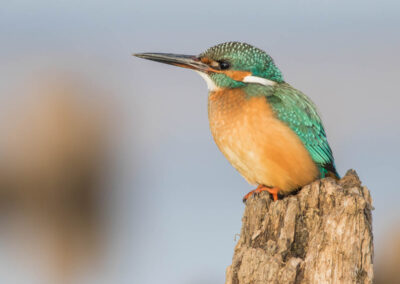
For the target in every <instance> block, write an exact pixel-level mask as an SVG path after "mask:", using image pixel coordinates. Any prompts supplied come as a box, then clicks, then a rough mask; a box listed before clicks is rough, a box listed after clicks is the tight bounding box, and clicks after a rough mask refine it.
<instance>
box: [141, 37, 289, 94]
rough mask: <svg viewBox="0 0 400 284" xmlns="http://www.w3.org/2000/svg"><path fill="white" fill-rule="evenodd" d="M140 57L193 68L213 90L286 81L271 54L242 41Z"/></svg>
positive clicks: (144, 54)
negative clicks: (197, 52)
mask: <svg viewBox="0 0 400 284" xmlns="http://www.w3.org/2000/svg"><path fill="white" fill-rule="evenodd" d="M134 55H135V56H137V57H140V58H144V59H149V60H153V61H158V62H162V63H166V64H172V65H175V66H180V67H184V68H189V69H193V70H195V71H197V72H199V74H200V75H201V76H202V77H203V78H204V79H205V80H206V82H207V85H208V88H209V90H210V91H214V90H216V89H218V88H238V87H243V86H245V85H246V84H261V85H266V86H273V85H275V84H277V83H282V82H283V77H282V74H281V72H280V70H279V69H278V68H277V67H276V66H275V64H274V62H273V60H272V58H271V57H270V56H269V55H268V54H267V53H265V52H264V51H262V50H261V49H258V48H256V47H254V46H251V45H249V44H247V43H241V42H226V43H221V44H218V45H216V46H213V47H211V48H209V49H207V50H206V51H205V52H203V53H201V54H200V55H198V56H192V55H178V54H167V53H139V54H134Z"/></svg>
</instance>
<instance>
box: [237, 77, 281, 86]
mask: <svg viewBox="0 0 400 284" xmlns="http://www.w3.org/2000/svg"><path fill="white" fill-rule="evenodd" d="M243 82H244V83H256V84H261V85H264V86H274V85H276V82H274V81H271V80H268V79H265V78H261V77H257V76H252V75H249V76H246V77H244V78H243Z"/></svg>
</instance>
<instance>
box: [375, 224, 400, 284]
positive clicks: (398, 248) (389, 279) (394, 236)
mask: <svg viewBox="0 0 400 284" xmlns="http://www.w3.org/2000/svg"><path fill="white" fill-rule="evenodd" d="M387 236H388V237H387V238H386V242H385V246H384V247H383V249H382V251H381V252H380V253H379V255H378V257H377V260H376V264H375V267H376V272H375V281H374V283H375V284H399V283H400V277H399V273H400V230H399V228H395V229H393V230H392V231H390V232H388V234H387Z"/></svg>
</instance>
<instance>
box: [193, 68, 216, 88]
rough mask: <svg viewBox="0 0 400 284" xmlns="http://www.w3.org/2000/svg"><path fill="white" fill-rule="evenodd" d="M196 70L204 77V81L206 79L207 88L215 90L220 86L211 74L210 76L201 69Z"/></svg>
mask: <svg viewBox="0 0 400 284" xmlns="http://www.w3.org/2000/svg"><path fill="white" fill-rule="evenodd" d="M196 72H197V73H199V74H200V76H201V77H202V78H203V79H204V81H206V83H207V88H208V90H209V91H210V92H213V91H215V90H217V89H218V86H217V85H215V83H214V81H213V80H212V79H211V78H210V76H208V75H207V74H205V73H203V72H200V71H196Z"/></svg>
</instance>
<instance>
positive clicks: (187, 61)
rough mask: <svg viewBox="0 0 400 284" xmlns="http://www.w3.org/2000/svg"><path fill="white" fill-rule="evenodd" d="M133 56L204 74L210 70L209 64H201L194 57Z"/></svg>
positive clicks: (176, 55) (150, 54)
mask: <svg viewBox="0 0 400 284" xmlns="http://www.w3.org/2000/svg"><path fill="white" fill-rule="evenodd" d="M133 56H136V57H139V58H144V59H148V60H153V61H157V62H161V63H165V64H170V65H175V66H179V67H184V68H189V69H194V70H197V71H202V72H207V71H208V70H209V69H210V67H209V66H208V65H207V64H205V63H203V62H201V60H200V59H199V58H198V57H197V56H194V55H181V54H169V53H135V54H133Z"/></svg>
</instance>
